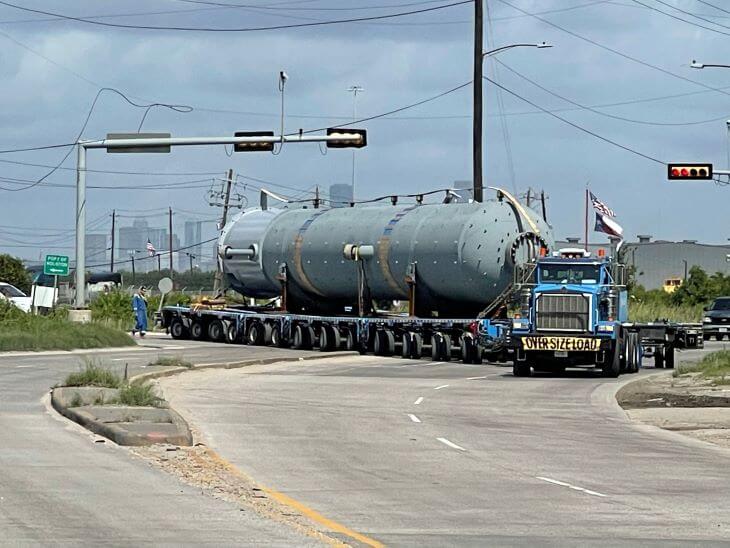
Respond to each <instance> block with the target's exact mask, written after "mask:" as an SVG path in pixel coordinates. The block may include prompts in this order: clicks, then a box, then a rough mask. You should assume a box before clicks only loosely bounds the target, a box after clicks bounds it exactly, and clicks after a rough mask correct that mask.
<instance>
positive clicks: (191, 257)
mask: <svg viewBox="0 0 730 548" xmlns="http://www.w3.org/2000/svg"><path fill="white" fill-rule="evenodd" d="M194 258H195V255H193V254H192V253H188V259H190V275H191V276H192V275H193V259H194ZM191 283H192V282H191Z"/></svg>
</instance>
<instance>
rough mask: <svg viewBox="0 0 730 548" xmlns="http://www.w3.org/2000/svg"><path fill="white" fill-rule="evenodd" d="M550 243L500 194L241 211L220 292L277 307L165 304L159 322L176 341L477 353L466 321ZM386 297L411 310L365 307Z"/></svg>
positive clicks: (534, 220)
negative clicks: (470, 199) (482, 198)
mask: <svg viewBox="0 0 730 548" xmlns="http://www.w3.org/2000/svg"><path fill="white" fill-rule="evenodd" d="M552 243H553V241H552V234H551V230H550V227H549V225H548V224H547V223H546V222H545V221H544V220H543V219H541V218H540V217H539V216H538V215H537V214H536V213H535V212H534V211H533V210H531V209H529V208H526V207H524V206H523V205H522V204H521V203H520V202H518V201H517V200H516V199H515V198H513V197H512V196H511V195H510V194H509V193H507V192H505V191H501V190H497V199H495V200H490V201H486V202H483V203H448V204H431V205H426V204H408V205H395V204H394V205H389V206H373V207H351V208H333V209H304V208H302V209H259V208H256V209H251V210H247V211H244V212H243V213H241V214H240V215H239V216H237V217H236V218H234V219H233V220H232V221H231V222H230V223H229V224H228V225H226V227H225V228H224V229H223V232H222V234H221V238H220V240H219V244H218V249H219V256H220V257H221V263H222V268H223V271H224V273H225V275H226V278H227V281H228V283H229V285H230V287H232V288H233V289H235V290H236V291H238V292H240V293H241V294H243V295H245V296H247V297H253V298H259V299H261V298H276V297H280V298H281V305H282V306H281V309H279V310H275V309H256V308H250V307H249V308H239V309H235V308H225V309H221V310H211V309H204V308H198V309H193V308H181V307H166V308H165V309H164V310H163V314H162V324H163V326H165V327H168V328H169V329H170V331H171V333H172V335H173V336H174V337H186V336H190V337H193V338H206V337H207V338H210V339H214V340H223V338H224V336H227V339H228V340H229V341H230V342H234V341H245V342H249V343H253V344H276V345H293V346H295V347H297V348H311V347H313V346H318V347H319V348H321V349H322V350H331V349H339V348H344V349H358V350H361V351H373V352H376V353H378V354H392V353H393V352H395V351H399V352H400V353H401V354H402V355H408V356H411V357H420V355H421V354H422V352H423V351H424V348H425V349H426V350H428V351H429V352H430V354H431V355H432V356H433V357H436V358H438V359H448V357H449V356H450V355H451V353H452V351H455V352H456V353H459V352H462V349H463V352H462V353H463V356H462V357H463V358H464V359H467V360H469V359H474V360H476V359H481V352H477V351H476V343H475V341H476V339H477V338H478V335H479V328H480V327H482V329H483V326H481V324H480V323H479V322H477V321H476V318H477V317H479V316H480V314H482V313H484V312H485V310H486V309H488V308H489V307H490V306H491V307H492V308H496V307H494V303H497V302H499V301H500V298H502V297H505V296H509V295H510V294H511V291H510V290H509V288H510V287H511V285H512V283H513V282H514V276H515V271H516V270H518V269H517V267H518V266H519V265H522V264H524V263H528V262H530V261H533V260H534V258H535V257H536V256H537V255H539V253H540V250H541V249H543V250H547V249H549V248H550V247H551V246H552ZM392 300H407V301H408V303H409V313H408V314H407V315H402V316H397V315H390V316H388V315H381V314H378V312H377V307H376V306H374V305H373V304H372V303H373V302H375V301H392ZM489 311H490V312H491V310H489ZM464 318H467V319H464ZM494 329H495V328H492V330H494ZM493 334H494V333H493ZM472 347H474V350H470V349H471V348H472ZM476 354H479V357H478V358H477V357H472V355H474V356H475V355H476Z"/></svg>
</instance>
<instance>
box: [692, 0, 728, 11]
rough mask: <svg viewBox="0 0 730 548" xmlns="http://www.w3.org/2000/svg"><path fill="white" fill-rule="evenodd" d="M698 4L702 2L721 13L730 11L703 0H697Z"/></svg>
mask: <svg viewBox="0 0 730 548" xmlns="http://www.w3.org/2000/svg"><path fill="white" fill-rule="evenodd" d="M697 2H699V3H700V4H704V5H705V6H709V7H711V8H715V9H716V10H718V11H721V12H723V13H730V11H728V10H726V9H723V8H721V7H720V6H716V5H715V4H710V3H709V2H705V1H704V0H697Z"/></svg>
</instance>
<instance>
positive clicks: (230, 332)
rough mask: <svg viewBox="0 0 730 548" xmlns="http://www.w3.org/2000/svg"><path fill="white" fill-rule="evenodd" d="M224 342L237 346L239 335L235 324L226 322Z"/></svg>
mask: <svg viewBox="0 0 730 548" xmlns="http://www.w3.org/2000/svg"><path fill="white" fill-rule="evenodd" d="M226 342H227V343H229V344H238V343H240V342H241V334H240V333H239V332H238V324H237V322H235V321H234V322H228V326H227V327H226Z"/></svg>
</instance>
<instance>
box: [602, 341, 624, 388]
mask: <svg viewBox="0 0 730 548" xmlns="http://www.w3.org/2000/svg"><path fill="white" fill-rule="evenodd" d="M624 345H625V342H624V340H623V338H618V339H616V342H615V344H614V346H613V348H612V349H611V350H610V351H609V354H608V355H607V356H606V363H604V364H603V367H602V368H601V373H602V374H603V376H604V377H607V378H616V377H618V376H619V375H620V374H621V354H622V353H623V352H622V351H623V350H625V348H624Z"/></svg>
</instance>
